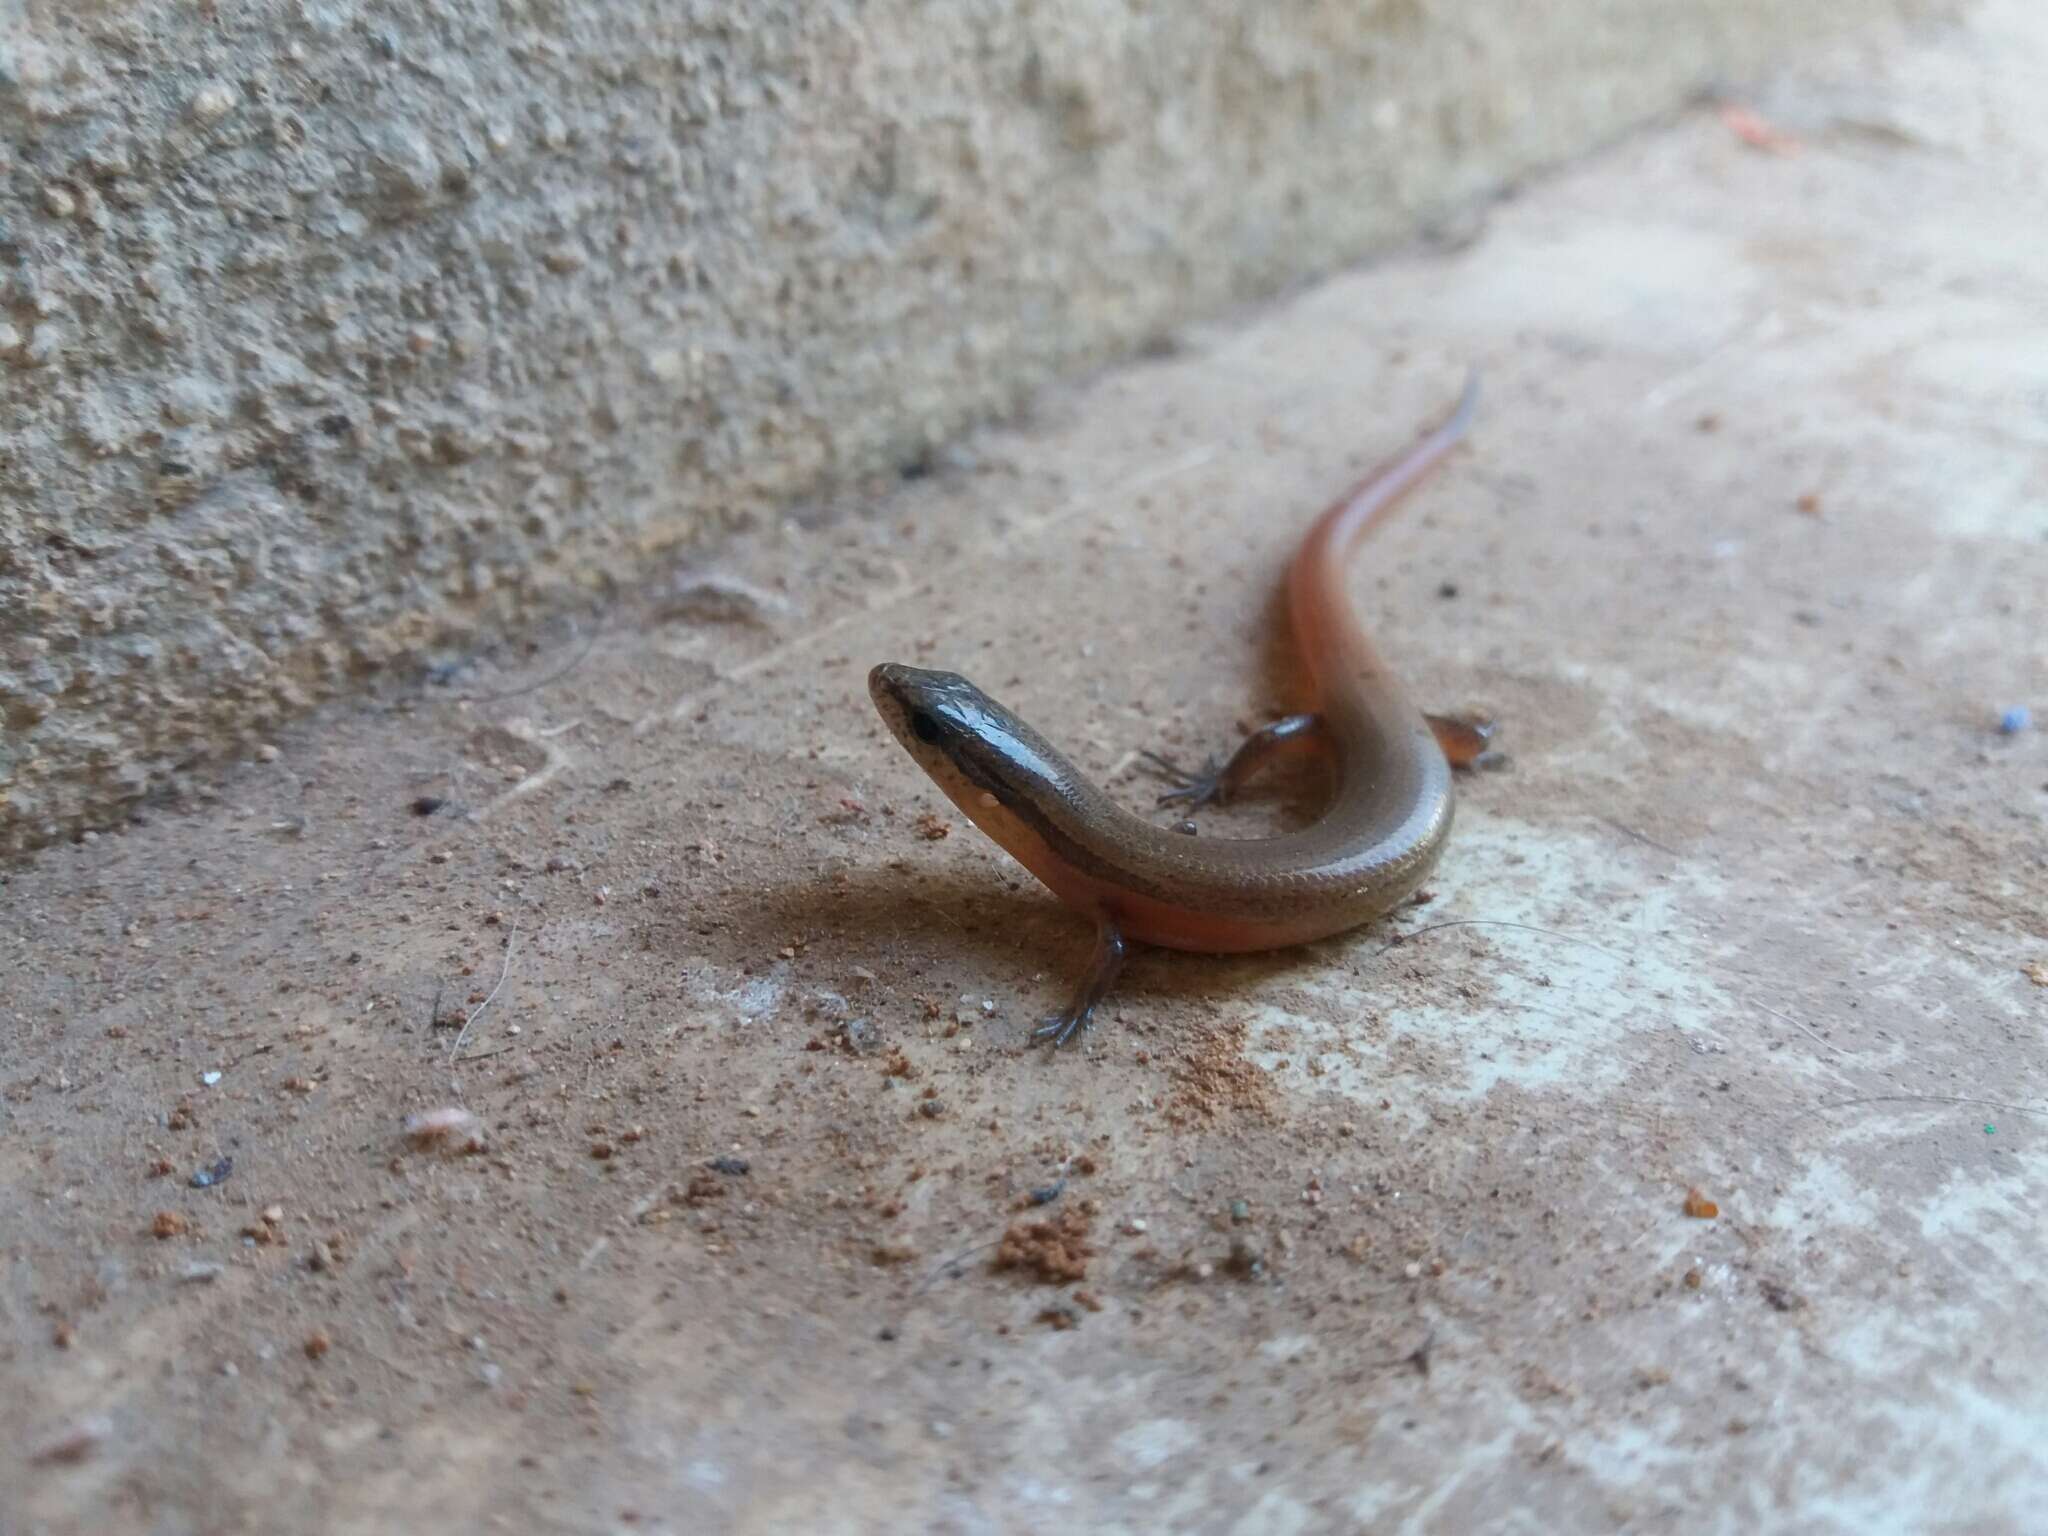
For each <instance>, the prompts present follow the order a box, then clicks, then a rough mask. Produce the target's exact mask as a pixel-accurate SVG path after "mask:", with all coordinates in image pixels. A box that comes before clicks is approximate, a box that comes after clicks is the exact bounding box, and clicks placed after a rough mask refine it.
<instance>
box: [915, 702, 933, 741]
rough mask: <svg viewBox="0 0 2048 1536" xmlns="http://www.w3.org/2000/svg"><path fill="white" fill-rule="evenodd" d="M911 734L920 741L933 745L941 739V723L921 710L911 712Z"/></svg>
mask: <svg viewBox="0 0 2048 1536" xmlns="http://www.w3.org/2000/svg"><path fill="white" fill-rule="evenodd" d="M910 734H911V735H913V736H915V737H916V738H917V739H918V740H919V741H922V742H926V743H932V742H936V741H937V740H938V739H939V722H938V721H936V720H934V719H933V718H932V717H931V716H930V715H928V714H926V713H925V712H924V711H923V710H921V709H913V710H912V711H911V712H910Z"/></svg>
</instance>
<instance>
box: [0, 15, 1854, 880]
mask: <svg viewBox="0 0 2048 1536" xmlns="http://www.w3.org/2000/svg"><path fill="white" fill-rule="evenodd" d="M9 3H10V0H0V19H4V18H5V14H6V6H7V5H8V4H9ZM1883 8H1888V0H1853V3H1851V0H1840V3H1836V4H1832V5H1829V6H1825V7H1808V6H1784V5H1780V4H1775V3H1772V0H1722V3H1717V4H1714V5H1702V4H1700V3H1698V0H1627V3H1623V0H1605V3H1595V0H1582V3H1577V4H1569V5H1557V6H1552V7H1546V8H1542V9H1541V10H1540V11H1539V10H1538V9H1537V8H1532V7H1529V6H1527V5H1526V4H1524V3H1522V0H1379V3H1376V4H1370V3H1366V4H1362V3H1356V0H1323V3H1301V4H1291V5H1287V6H1276V5H1273V4H1272V3H1270V0H1217V3H1213V4H1209V5H1205V6H1200V7H1193V6H1186V7H1184V6H1175V5H1147V4H1144V3H1142V0H1037V3H1031V0H1025V3H1009V0H1005V3H995V0H983V3H949V4H924V3H917V0H874V3H867V4H862V3H858V0H792V3H776V4H758V5H743V6H735V5H731V4H728V3H723V0H694V3H679V0H603V3H597V0H495V3H482V0H466V3H465V0H387V3H381V4H377V3H368V4H366V3H359V0H250V3H237V0H144V3H133V4H123V3H116V0H29V3H28V4H27V5H26V7H25V8H22V7H19V6H17V8H16V13H15V15H14V16H13V18H12V25H10V26H7V27H6V28H5V29H4V31H0V154H4V157H5V158H4V162H0V388H4V391H5V394H4V407H5V409H4V417H0V717H4V737H0V852H7V851H13V850H18V849H20V848H22V847H24V846H30V845H33V844H34V843H35V842H37V841H39V840H42V839H45V838H47V837H50V836H53V835H56V834H59V833H61V832H63V831H65V830H67V829H75V828H79V827H82V826H85V825H89V824H91V823H92V822H94V821H95V820H101V819H104V818H106V817H107V816H108V815H110V814H111V813H113V812H114V811H116V810H117V809H118V808H119V807H120V806H121V805H123V804H125V803H129V802H132V801H133V800H134V799H135V798H136V797H139V796H141V795H143V794H145V793H147V792H148V791H150V790H151V789H152V788H155V787H160V786H162V785H164V784H166V783H168V782H170V781H171V780H172V779H173V776H174V775H175V774H176V772H177V771H178V769H179V768H180V766H181V765H184V764H187V763H189V762H190V761H193V760H195V759H198V758H202V757H204V756H205V755H207V754H209V753H213V752H218V751H220V750H222V749H223V748H224V747H226V746H228V745H229V744H231V743H233V742H235V741H236V740H246V739H247V737H248V734H249V733H250V732H251V731H254V730H258V729H260V728H261V727H262V726H263V725H264V724H265V723H266V722H270V721H273V720H275V719H277V718H278V717H280V716H282V715H284V714H287V713H289V712H291V711H294V710H297V709H299V708H301V707H302V706H304V705H305V704H306V703H307V702H309V701H311V700H314V699H316V698H318V697H320V696H323V695H328V694H332V693H334V692H336V691H338V690H340V689H342V688H343V687H345V686H346V685H347V684H348V683H349V681H350V680H351V679H352V678H355V677H357V676H359V675H361V674H363V673H365V672H367V671H369V670H370V669H373V668H376V667H378V666H380V665H384V664H386V663H389V662H390V661H391V660H393V659H394V658H395V657H398V656H401V655H404V654H407V653H409V652H414V651H416V650H417V649H418V648H419V647H421V646H422V645H424V644H427V643H429V642H431V641H433V640H435V639H437V638H443V637H446V636H447V635H449V634H450V633H451V632H452V631H455V630H458V629H460V628H462V627H464V626H476V625H498V624H502V623H505V622H507V621H509V620H511V619H513V618H515V617H517V616H519V615H520V614H521V613H522V612H523V611H527V610H530V609H532V608H534V607H535V606H536V605H539V604H544V603H546V602H547V601H549V600H550V597H551V595H553V596H555V597H559V595H560V594H561V593H562V592H564V591H565V590H566V589H570V588H573V586H574V585H575V584H576V583H578V582H581V581H587V580H589V579H591V578H593V577H594V576H596V575H598V574H601V573H604V572H607V571H622V570H626V569H629V568H630V566H631V564H632V562H633V559H634V557H635V556H636V555H640V554H643V553H644V552H645V551H647V550H648V549H649V548H652V547H656V546H660V545H664V544H669V543H672V542H675V541H679V540H684V539H687V538H690V537H692V536H695V535H698V534H700V533H701V532H703V531H705V530H706V529H709V528H713V527H716V526H718V525H720V524H722V523H726V522H729V521H731V520H732V519H734V518H735V517H737V516H741V515H744V514H745V513H747V512H748V511H750V510H752V509H756V508H760V507H763V506H769V505H773V504H777V503H786V502H788V501H789V500H791V499H793V498H796V497H799V496H802V495H805V494H807V493H813V492H816V491H818V490H820V489H821V488H824V487H828V486H830V485H831V484H832V483H834V482H835V481H836V480H839V479H841V478H843V477H845V476H848V475H850V474H854V473H859V472H864V471H868V470H871V469H874V468H876V467H880V466H887V465H890V464H892V463H901V462H905V461H911V460H915V459H916V458H917V456H918V455H920V454H921V453H923V452H924V451H925V449H926V448H927V446H928V445H929V444H931V443H933V442H934V441H936V440H939V439H942V438H944V437H945V436H946V435H947V434H949V433H951V432H953V431H955V430H956V429H958V428H959V427H960V426H962V425H963V424H965V423H966V422H968V421H970V420H972V419H974V418H976V417H981V416H985V415H988V414H990V413H994V412H1000V411H1003V410H1004V409H1006V408H1008V407H1010V406H1012V405H1014V404H1015V403H1016V402H1017V401H1018V400H1019V399H1020V397H1022V396H1023V395H1024V394H1025V393H1026V392H1028V391H1029V390H1030V389H1032V388H1033V387H1034V385H1036V384H1037V383H1039V382H1041V381H1043V380H1044V379H1045V378H1046V377H1047V376H1048V375H1050V374H1052V373H1055V372H1058V371H1063V370H1072V369H1074V368H1076V367H1080V366H1084V365H1087V364H1090V363H1094V362H1097V361H1099V360H1101V359H1103V358H1106V357H1108V356H1111V355H1114V354H1116V353H1117V352H1119V351H1123V350H1127V349H1129V348H1131V347H1133V346H1134V345H1136V344H1138V343H1140V342H1142V341H1144V340H1145V339H1146V338H1148V337H1149V336H1152V335H1154V334H1156V333H1158V332H1160V331H1162V330H1163V329H1165V328H1168V327H1170V326H1171V325H1173V324H1174V323H1175V322H1177V321H1178V320H1180V319H1182V318H1184V317H1187V316H1189V315H1191V314H1196V313H1200V312H1202V311H1205V310H1212V309H1214V308H1215V307H1216V306H1218V305H1219V304H1222V303H1225V302H1227V301H1230V300H1232V299H1236V298H1239V297H1243V296H1246V295H1250V294H1256V293H1259V292H1262V291H1267V290H1270V289H1272V288H1274V287H1275V286H1276V285H1280V284H1283V283H1287V282H1290V281H1293V280H1296V279H1299V278H1300V277H1302V276H1304V275H1305V274H1309V273H1313V272H1316V271H1318V270H1321V269H1327V268H1330V267H1332V266H1335V265H1337V264H1339V263H1342V262H1345V261H1347V260H1349V259H1352V258H1354V257H1355V256H1357V255H1358V254H1359V253H1360V252H1361V251H1363V250H1365V249H1367V248H1369V247H1370V246H1371V245H1373V244H1374V243H1375V242H1378V241H1384V240H1386V239H1388V238H1390V237H1394V236H1397V235H1400V234H1403V233H1405V232H1407V231H1410V230H1412V229H1413V228H1414V227H1415V224H1416V222H1417V219H1418V216H1419V215H1423V214H1426V213H1428V212H1429V211H1431V210H1440V209H1443V208H1446V207H1449V206H1452V205H1455V204H1457V203H1459V202H1460V201H1461V200H1465V199H1469V198H1470V197H1472V196H1473V195H1474V194H1477V193H1480V192H1482V191H1483V190H1485V189H1489V188H1493V187H1496V186H1498V185H1500V184H1501V183H1502V182H1504V181H1505V180H1507V179H1508V178H1510V177H1512V176H1514V175H1516V174H1517V173H1519V172H1521V171H1523V170H1525V169H1527V168H1528V167H1530V166H1533V165H1537V164H1540V163H1543V162H1546V161H1551V160H1554V159H1556V158H1558V157H1561V156H1564V155H1567V154H1569V153H1572V152H1574V151H1576V150H1579V149H1582V148H1583V147H1585V146H1587V145H1588V144H1590V143H1593V142H1595V141H1597V140H1599V139H1601V138H1602V137H1604V136H1607V135H1610V134H1612V133H1614V132H1616V131H1617V130H1619V129H1620V128H1622V127H1624V126H1626V125H1628V124H1630V123H1631V122H1634V121H1637V120H1639V119H1641V118H1643V117H1644V116H1646V115H1648V114H1651V113H1654V112H1657V111H1659V110H1661V109H1664V108H1667V107H1669V106H1670V105H1671V104H1673V103H1674V102H1675V101H1677V100H1678V99H1680V98H1681V97H1682V96H1683V94H1684V93H1686V92H1687V91H1689V90H1692V89H1694V88H1695V87H1697V86H1699V85H1700V84H1702V83H1704V82H1707V81H1709V80H1711V79H1713V78H1715V77H1717V76H1722V75H1725V74H1729V73H1739V72H1741V71H1744V70H1747V69H1750V68H1752V67H1754V66H1756V65H1758V64H1760V63H1762V62H1764V60H1765V59H1766V57H1767V55H1768V54H1769V53H1770V52H1771V51H1772V50H1773V49H1775V48H1777V47H1779V46H1781V45H1783V44H1786V43H1788V42H1790V41H1793V40H1794V39H1795V38H1796V37H1797V36H1799V35H1802V34H1805V33H1810V32H1812V31H1815V30H1818V29H1819V28H1821V27H1823V26H1827V27H1835V26H1839V25H1841V24H1843V23H1844V22H1846V21H1848V20H1851V19H1855V18H1856V17H1857V16H1858V15H1859V14H1868V13H1869V12H1872V11H1875V10H1878V9H1883ZM1815 13H1824V16H1822V17H1819V18H1818V19H1817V17H1816V14H1815Z"/></svg>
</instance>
